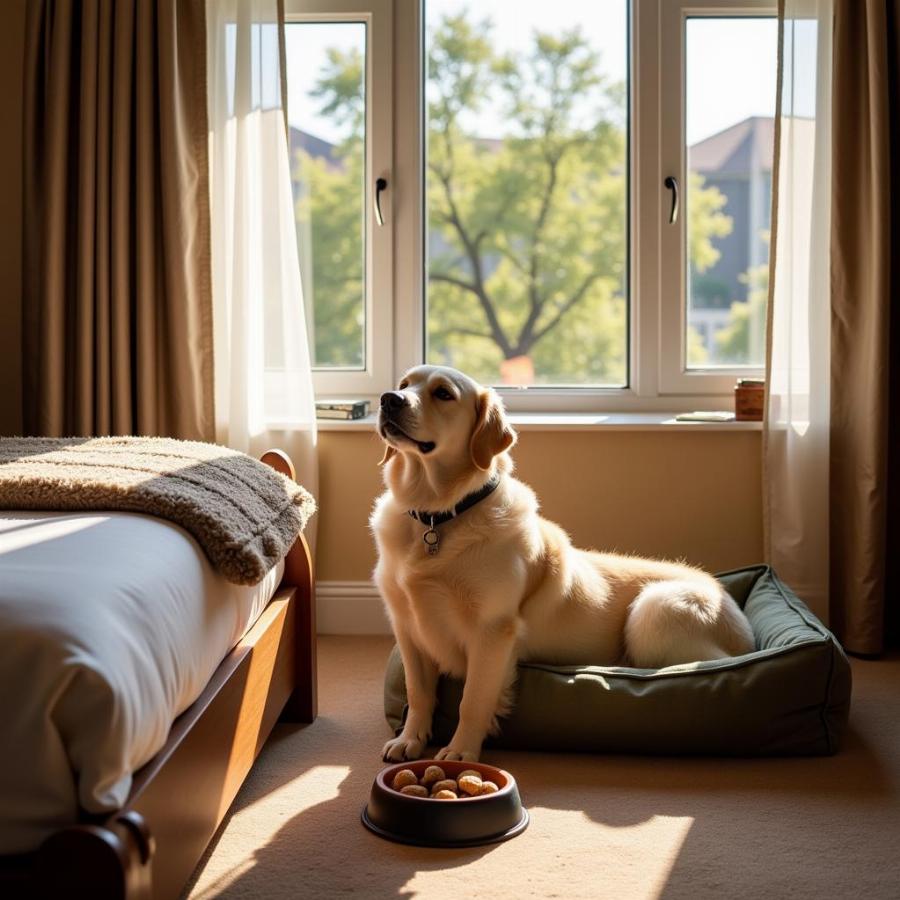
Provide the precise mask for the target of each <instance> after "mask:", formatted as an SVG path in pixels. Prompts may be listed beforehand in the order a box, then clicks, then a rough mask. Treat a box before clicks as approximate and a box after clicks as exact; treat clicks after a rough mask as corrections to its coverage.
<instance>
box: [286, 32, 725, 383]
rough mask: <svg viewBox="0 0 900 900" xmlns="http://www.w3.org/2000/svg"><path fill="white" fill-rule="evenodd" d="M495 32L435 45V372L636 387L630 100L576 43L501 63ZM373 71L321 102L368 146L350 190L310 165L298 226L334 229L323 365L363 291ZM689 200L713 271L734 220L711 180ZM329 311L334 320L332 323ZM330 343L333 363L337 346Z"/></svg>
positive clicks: (328, 77)
mask: <svg viewBox="0 0 900 900" xmlns="http://www.w3.org/2000/svg"><path fill="white" fill-rule="evenodd" d="M491 30H492V26H491V23H490V21H489V20H485V21H482V22H473V21H471V20H470V19H469V18H468V17H467V16H466V15H465V14H459V15H449V16H445V17H444V18H443V19H441V20H439V21H438V22H437V23H436V25H435V27H434V31H433V33H432V35H431V37H430V40H429V54H428V60H427V64H428V81H427V94H426V99H427V104H428V160H427V173H426V179H427V191H428V227H429V257H430V258H429V268H428V358H429V360H431V361H434V362H444V363H447V364H450V365H454V366H457V367H459V368H462V369H465V370H466V371H468V372H470V373H471V374H472V375H473V376H474V377H476V378H479V379H481V380H484V381H487V382H495V383H496V382H497V380H498V372H499V371H502V370H503V367H504V365H505V364H509V363H510V361H516V360H521V359H525V360H527V361H528V365H532V366H533V369H534V373H535V380H536V381H538V382H544V383H594V384H597V383H601V384H602V383H607V384H622V383H624V382H625V379H626V372H627V361H626V356H627V299H626V298H627V289H628V283H627V276H628V237H627V236H628V212H627V206H628V203H627V190H628V186H627V177H628V165H627V132H626V123H627V102H626V101H627V92H626V88H625V85H624V84H622V83H619V82H615V81H611V80H610V79H609V78H607V77H606V76H605V75H604V74H603V73H602V69H601V66H600V58H599V55H598V53H597V52H596V51H595V50H593V49H592V48H591V47H590V46H589V44H588V42H587V41H586V40H585V38H584V37H583V36H582V35H581V34H580V33H579V31H578V30H577V29H576V30H571V31H563V32H561V33H558V34H550V33H546V32H536V33H535V34H534V36H533V40H532V44H531V47H530V49H529V51H528V52H527V53H525V54H520V55H518V56H511V55H502V54H499V53H497V52H496V51H495V50H494V49H493V46H492V42H491V39H490V34H491ZM360 67H361V60H359V59H356V58H351V57H346V56H341V55H340V54H337V53H333V54H332V55H330V56H329V64H328V66H327V67H326V69H325V71H323V73H322V76H321V77H320V79H319V81H318V84H317V87H316V90H315V96H316V97H317V98H318V99H319V101H320V104H321V109H322V111H324V112H328V113H329V114H330V115H332V116H335V117H337V120H338V121H339V122H342V123H344V124H345V126H346V127H347V129H348V133H353V134H355V135H356V136H357V138H356V141H355V143H354V142H351V141H349V140H348V141H345V142H343V144H342V145H341V147H340V148H339V151H338V153H339V158H340V160H341V162H342V167H343V168H342V172H343V173H344V175H345V180H344V181H343V182H341V183H340V184H338V181H337V178H336V176H335V173H334V172H329V171H328V169H327V167H326V166H324V165H318V164H317V165H312V164H311V163H305V164H304V166H305V168H304V174H305V176H306V177H307V178H309V180H310V182H311V190H310V193H311V197H310V201H309V205H310V209H309V210H306V209H305V208H301V207H298V218H299V217H300V216H301V215H302V216H307V217H311V218H312V220H313V222H316V221H318V219H319V218H323V219H327V220H328V221H329V223H330V224H333V225H334V227H333V228H332V227H325V228H318V227H317V228H315V229H314V232H313V242H314V269H315V270H314V279H315V290H316V348H317V354H318V350H319V347H320V335H321V333H322V331H323V329H324V328H326V327H327V328H331V329H333V335H334V339H333V344H334V345H333V346H332V345H331V344H329V345H328V347H329V348H330V349H329V352H333V353H337V354H338V355H339V354H340V350H339V345H340V343H341V341H346V339H347V334H346V327H345V322H346V319H347V317H348V315H349V309H350V305H352V304H351V303H350V299H349V298H350V295H349V293H348V291H347V286H346V285H344V286H342V285H341V284H339V283H337V282H339V281H340V280H341V278H340V276H341V275H343V276H346V277H347V278H349V280H350V281H351V282H352V283H353V284H357V280H358V278H359V277H361V272H360V273H357V271H356V269H354V268H352V267H351V265H350V262H351V257H352V258H353V259H354V260H355V261H356V262H361V259H362V252H361V245H359V246H351V245H350V244H349V243H348V242H347V241H348V238H347V235H348V233H349V232H350V231H353V229H352V228H351V227H350V223H348V222H347V221H345V220H344V218H342V216H343V217H346V215H347V208H348V206H347V205H344V206H341V204H346V201H347V195H346V191H348V190H350V191H352V190H356V191H357V192H359V185H360V181H359V179H358V178H357V171H359V173H361V171H362V170H361V166H362V156H361V151H360V150H359V148H360V147H361V141H360V140H359V135H361V133H362V125H363V111H362V106H361V98H362V91H361V80H360V75H361V68H360ZM484 111H490V113H491V114H492V115H494V116H495V117H496V118H498V119H502V121H503V122H505V123H508V124H507V126H506V128H505V132H506V133H505V134H504V136H503V137H502V138H501V139H494V140H491V139H490V137H491V136H490V135H485V134H484V133H483V131H484V126H483V125H481V126H479V125H478V122H479V121H480V120H479V119H478V115H479V114H480V113H482V112H484ZM479 129H480V130H481V133H478V132H479ZM354 148H355V149H354ZM317 162H319V161H317ZM357 166H359V167H360V169H359V170H357V169H356V167H357ZM697 179H699V176H697ZM690 188H691V198H690V199H691V202H690V204H689V207H690V210H691V212H690V219H689V221H690V229H691V235H692V239H691V242H690V246H691V251H692V260H693V262H694V264H695V266H696V267H697V268H701V267H704V266H709V265H712V264H713V263H714V261H715V259H716V254H717V251H716V250H715V248H714V246H713V243H712V242H713V239H714V238H715V237H718V236H721V235H722V234H725V233H727V232H728V231H729V230H730V228H731V221H730V219H729V218H728V217H727V216H725V215H723V214H722V213H721V207H722V205H723V204H724V197H723V195H721V193H720V192H718V191H716V190H715V189H714V188H713V189H709V188H705V187H703V185H702V179H699V180H693V181H692V183H691V185H690ZM329 210H330V211H331V212H329ZM342 239H343V243H341V241H342ZM354 240H355V239H354ZM360 240H361V238H360ZM316 242H318V243H316ZM357 251H358V252H357ZM354 254H355V256H354ZM335 269H338V270H339V271H337V272H336V271H335ZM323 284H327V285H328V292H327V294H322V293H321V292H320V288H321V286H322V285H323ZM320 297H323V299H325V301H326V302H327V305H328V306H329V311H328V312H327V313H326V312H324V311H323V312H322V313H321V314H320V311H319V306H320V299H319V298H320ZM357 298H358V293H357ZM357 303H358V299H357ZM321 340H322V347H323V349H324V348H325V347H326V342H327V341H332V338H327V339H326V338H325V337H324V336H323V337H322V339H321ZM357 346H359V345H358V344H357ZM526 368H527V367H526ZM519 377H521V375H520V376H519Z"/></svg>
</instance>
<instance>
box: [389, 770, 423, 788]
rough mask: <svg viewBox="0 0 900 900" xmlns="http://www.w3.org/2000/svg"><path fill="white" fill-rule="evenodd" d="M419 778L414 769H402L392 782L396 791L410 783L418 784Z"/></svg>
mask: <svg viewBox="0 0 900 900" xmlns="http://www.w3.org/2000/svg"><path fill="white" fill-rule="evenodd" d="M418 783H419V779H418V778H416V773H415V772H413V770H412V769H401V770H400V771H399V772H398V773H397V774H396V775H395V776H394V780H393V782H392V784H393V786H394V790H395V791H399V790H402V789H403V788H405V787H406V786H407V785H408V784H418Z"/></svg>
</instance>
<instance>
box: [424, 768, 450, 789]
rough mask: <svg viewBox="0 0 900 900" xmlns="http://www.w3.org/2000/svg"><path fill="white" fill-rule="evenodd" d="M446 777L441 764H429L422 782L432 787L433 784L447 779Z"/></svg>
mask: <svg viewBox="0 0 900 900" xmlns="http://www.w3.org/2000/svg"><path fill="white" fill-rule="evenodd" d="M446 779H447V776H446V775H445V774H444V770H443V769H442V768H441V767H440V766H429V767H428V768H427V769H426V770H425V774H424V775H423V776H422V781H421V784H424V785H425V786H426V787H431V785H433V784H436V783H437V782H438V781H445V780H446Z"/></svg>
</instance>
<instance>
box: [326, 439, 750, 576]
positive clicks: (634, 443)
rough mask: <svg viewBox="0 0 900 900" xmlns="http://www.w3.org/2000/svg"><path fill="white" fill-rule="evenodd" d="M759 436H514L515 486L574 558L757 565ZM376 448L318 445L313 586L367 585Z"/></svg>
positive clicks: (364, 442) (364, 443) (371, 444)
mask: <svg viewBox="0 0 900 900" xmlns="http://www.w3.org/2000/svg"><path fill="white" fill-rule="evenodd" d="M760 438H761V434H760V432H758V431H736V432H732V433H729V432H722V431H716V432H706V433H699V432H698V431H675V430H672V431H671V432H664V431H643V432H641V431H632V432H627V431H607V432H604V431H603V430H602V429H599V430H596V431H576V432H572V433H564V434H560V433H559V432H547V431H524V432H522V433H521V434H520V435H519V443H518V445H517V446H516V448H515V450H514V451H513V457H514V459H515V461H516V467H517V475H518V477H520V478H522V479H523V480H524V481H526V482H528V483H529V484H530V485H531V486H532V487H533V488H534V489H535V491H536V492H537V495H538V498H539V499H540V501H541V505H542V508H543V513H544V515H545V516H547V517H548V518H551V519H553V520H555V521H557V522H559V523H560V524H561V525H562V526H563V527H564V528H565V529H566V530H567V531H568V532H569V534H570V535H571V537H572V539H573V541H574V542H575V543H576V544H577V545H578V546H581V547H595V548H598V549H607V550H613V549H615V550H618V551H621V552H624V553H639V554H646V555H650V556H663V557H670V558H682V557H683V558H684V559H686V560H688V561H689V562H692V563H696V564H699V565H702V566H704V567H706V568H708V569H711V570H713V571H722V570H725V569H729V568H735V567H737V566H742V565H745V564H748V563H755V562H759V561H761V560H762V508H761V496H760V493H761V489H760V470H761V461H760V450H761V440H760ZM381 452H382V450H381V442H380V441H379V440H378V439H377V438H376V436H375V435H374V434H368V433H365V432H335V431H324V432H321V433H320V434H319V466H320V469H319V506H320V510H321V511H320V513H319V523H318V525H319V532H318V551H317V578H318V580H319V581H320V582H334V581H338V582H348V581H367V580H368V579H369V577H370V575H371V572H372V568H373V567H374V565H375V551H374V545H373V542H372V537H371V535H370V534H369V531H368V522H367V520H368V515H369V511H370V509H371V507H372V502H373V500H374V498H375V497H376V496H377V494H378V493H380V492H381V490H382V486H381V475H380V470H379V468H378V465H377V464H378V460H379V459H380V458H381Z"/></svg>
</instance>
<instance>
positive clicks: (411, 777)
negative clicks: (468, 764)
mask: <svg viewBox="0 0 900 900" xmlns="http://www.w3.org/2000/svg"><path fill="white" fill-rule="evenodd" d="M391 786H392V787H393V788H394V790H395V791H399V792H400V793H401V794H406V795H407V796H410V797H426V798H428V799H430V800H468V799H469V797H481V796H483V795H484V794H496V793H497V791H499V790H500V788H499V787H498V786H497V784H496V783H495V782H493V781H483V780H482V777H481V773H480V772H478V771H477V770H475V769H466V770H465V771H464V772H460V773H459V775H457V777H456V778H449V777H448V776H447V773H446V772H445V771H444V769H443V768H442V767H441V766H428V768H427V769H425V771H424V772H423V773H422V777H421V778H418V777H417V776H416V773H415V772H413V770H412V769H401V770H400V771H399V772H397V773H396V774H395V775H394V779H393V781H392V782H391Z"/></svg>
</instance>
